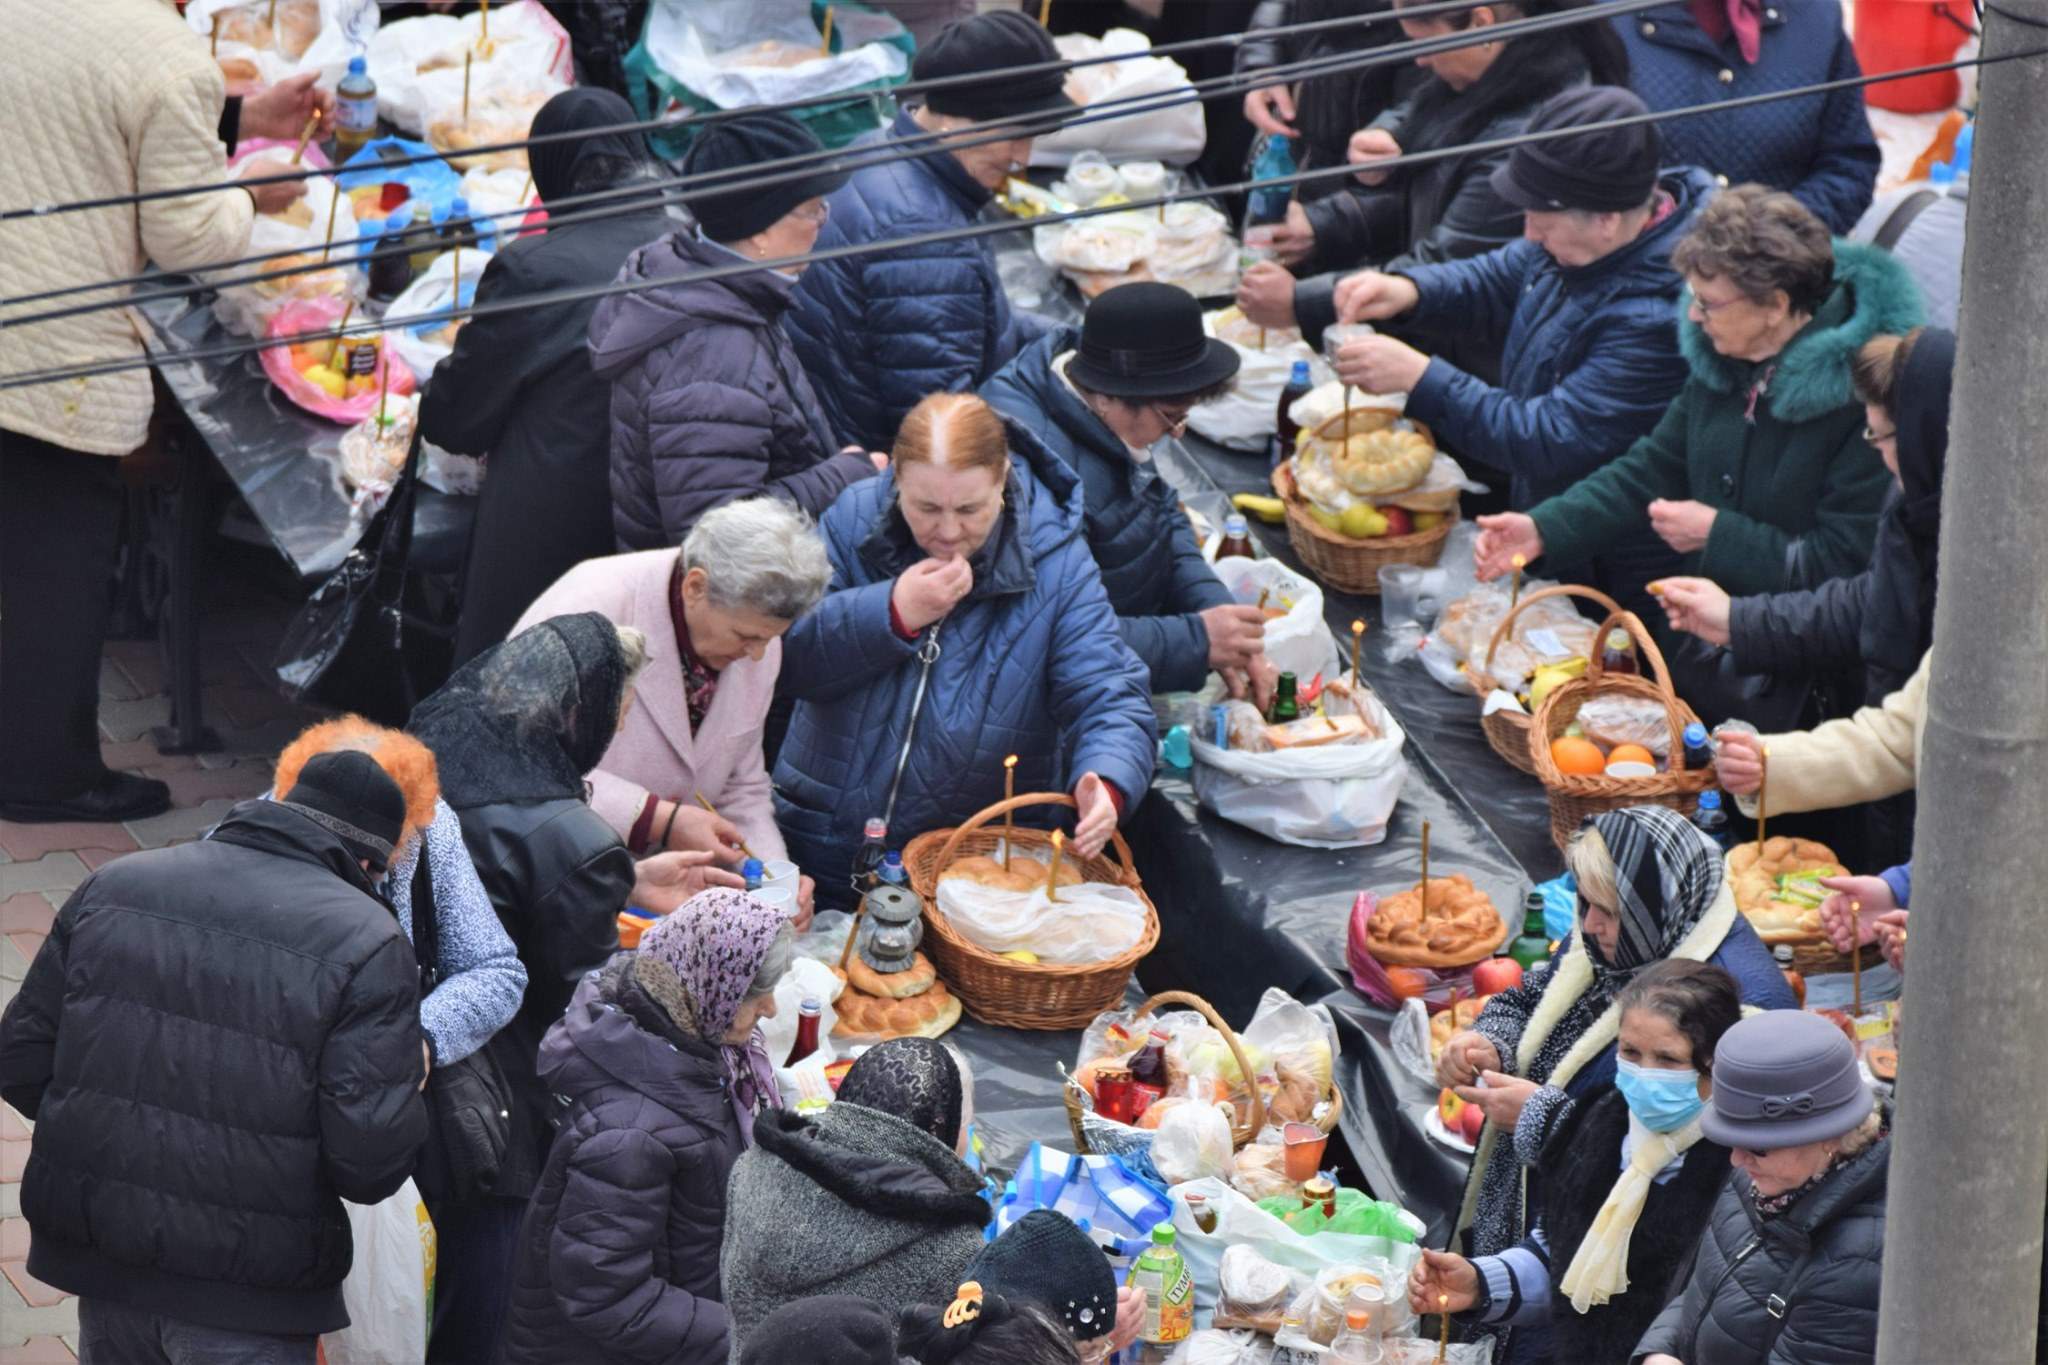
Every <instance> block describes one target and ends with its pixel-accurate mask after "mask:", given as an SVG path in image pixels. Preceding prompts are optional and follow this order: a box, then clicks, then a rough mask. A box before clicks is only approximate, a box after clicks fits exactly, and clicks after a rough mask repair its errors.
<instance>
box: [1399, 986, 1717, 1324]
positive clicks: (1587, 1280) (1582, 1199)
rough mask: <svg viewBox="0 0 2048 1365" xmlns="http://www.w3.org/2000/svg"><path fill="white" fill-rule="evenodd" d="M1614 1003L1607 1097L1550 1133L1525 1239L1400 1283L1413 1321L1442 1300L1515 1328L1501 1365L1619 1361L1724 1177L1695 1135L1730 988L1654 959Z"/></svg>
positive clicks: (1713, 1151) (1653, 1310) (1439, 1264)
mask: <svg viewBox="0 0 2048 1365" xmlns="http://www.w3.org/2000/svg"><path fill="white" fill-rule="evenodd" d="M1616 1004H1617V1006H1618V1007H1619V1008H1620V1010H1621V1029H1620V1035H1619V1038H1618V1040H1617V1047H1616V1053H1617V1055H1616V1059H1615V1066H1616V1071H1617V1074H1616V1076H1615V1088H1614V1089H1612V1090H1609V1091H1607V1092H1605V1093H1603V1094H1601V1095H1600V1096H1598V1097H1597V1098H1595V1099H1593V1100H1591V1101H1590V1102H1588V1103H1586V1104H1584V1105H1581V1106H1579V1107H1578V1109H1577V1112H1576V1113H1574V1114H1573V1115H1572V1116H1571V1117H1570V1118H1569V1119H1568V1120H1566V1121H1563V1122H1560V1123H1558V1124H1556V1125H1554V1126H1553V1129H1552V1132H1551V1135H1550V1138H1549V1141H1548V1143H1547V1144H1546V1145H1545V1148H1544V1151H1543V1155H1542V1160H1541V1161H1540V1163H1539V1166H1538V1169H1539V1170H1540V1171H1541V1172H1542V1174H1543V1184H1544V1204H1543V1215H1542V1217H1541V1219H1540V1220H1538V1221H1536V1222H1535V1223H1533V1224H1532V1225H1531V1227H1530V1229H1529V1235H1528V1236H1526V1237H1524V1238H1523V1239H1522V1240H1521V1242H1519V1243H1518V1244H1516V1245H1515V1246H1513V1247H1510V1248H1509V1249H1508V1250H1506V1251H1504V1252H1502V1253H1500V1254H1499V1255H1495V1256H1481V1257H1479V1258H1478V1259H1476V1260H1467V1259H1466V1258H1465V1257H1463V1256H1458V1255H1455V1254H1453V1253H1450V1252H1443V1251H1425V1252H1423V1253H1422V1260H1421V1261H1420V1262H1419V1263H1418V1264H1417V1265H1416V1267H1415V1270H1414V1272H1413V1273H1412V1274H1411V1275H1410V1276H1409V1278H1408V1299H1409V1302H1410V1303H1411V1304H1412V1305H1413V1306H1414V1308H1415V1311H1416V1312H1417V1313H1434V1312H1437V1311H1438V1307H1439V1302H1440V1300H1444V1301H1447V1302H1445V1303H1444V1306H1445V1307H1446V1308H1448V1310H1449V1311H1450V1312H1452V1313H1458V1314H1462V1315H1465V1319H1464V1320H1466V1321H1472V1322H1483V1323H1498V1324H1504V1325H1506V1326H1508V1327H1511V1328H1513V1329H1515V1330H1514V1333H1513V1335H1512V1337H1511V1338H1510V1341H1509V1344H1508V1347H1507V1351H1506V1355H1505V1357H1504V1358H1505V1359H1506V1360H1508V1361H1511V1362H1513V1361H1536V1360H1543V1359H1546V1358H1548V1359H1554V1360H1560V1361H1582V1360H1584V1361H1595V1360H1610V1361H1611V1360H1621V1359H1624V1358H1625V1357H1626V1356H1627V1354H1628V1352H1629V1351H1630V1350H1631V1349H1633V1347H1634V1346H1635V1343H1636V1341H1637V1340H1638V1339H1639V1338H1640V1337H1641V1336H1642V1334H1643V1329H1644V1328H1646V1327H1648V1326H1649V1325H1650V1322H1651V1320H1652V1319H1654V1318H1655V1317H1656V1316H1657V1313H1658V1312H1659V1311H1660V1310H1661V1309H1662V1308H1663V1307H1664V1299H1665V1290H1666V1287H1667V1286H1668V1285H1669V1284H1670V1283H1671V1281H1672V1279H1673V1277H1674V1276H1675V1275H1676V1274H1677V1273H1678V1271H1679V1269H1680V1267H1682V1266H1683V1265H1684V1264H1685V1263H1686V1261H1687V1259H1688V1258H1689V1257H1690V1256H1691V1255H1692V1249H1693V1244H1694V1243H1695V1242H1697V1241H1698V1240H1699V1235H1700V1233H1701V1231H1702V1230H1703V1229H1704V1228H1705V1227H1706V1225H1707V1215H1708V1213H1709V1211H1711V1210H1712V1208H1713V1206H1714V1200H1715V1199H1716V1198H1717V1197H1718V1196H1719V1194H1720V1192H1721V1186H1722V1185H1723V1184H1725V1183H1726V1182H1727V1179H1728V1149H1727V1148H1726V1147H1723V1146H1720V1145H1719V1144H1718V1143H1714V1142H1710V1141H1706V1140H1703V1139H1702V1138H1701V1136H1700V1111H1701V1110H1702V1109H1703V1108H1704V1107H1705V1105H1706V1098H1707V1096H1709V1095H1711V1094H1712V1093H1713V1083H1712V1082H1711V1081H1710V1080H1709V1079H1708V1077H1707V1072H1708V1069H1709V1068H1710V1067H1711V1066H1712V1064H1713V1059H1714V1049H1715V1047H1716V1046H1717V1045H1718V1044H1719V1043H1720V1041H1721V1035H1722V1034H1724V1033H1726V1032H1727V1031H1728V1030H1729V1028H1731V1027H1733V1025H1734V1024H1735V1022H1736V1020H1738V1019H1740V1018H1741V1017H1742V1001H1741V998H1740V996H1739V995H1738V993H1737V991H1736V988H1735V979H1734V978H1733V977H1731V976H1729V975H1728V973H1726V972H1725V971H1722V970H1721V969H1720V968H1719V967H1714V966H1710V965H1708V964H1706V963H1703V962H1684V961H1672V962H1659V963H1658V964H1656V965H1655V966H1653V967H1651V968H1649V969H1647V970H1646V971H1644V972H1643V973H1642V975H1640V976H1638V977H1637V978H1636V979H1635V980H1634V981H1631V982H1630V983H1629V984H1628V986H1627V988H1626V989H1624V990H1623V991H1622V993H1621V995H1620V997H1619V998H1618V1000H1617V1001H1616ZM1617 1168H1618V1169H1619V1171H1620V1174H1619V1175H1618V1176H1617V1175H1616V1170H1617Z"/></svg>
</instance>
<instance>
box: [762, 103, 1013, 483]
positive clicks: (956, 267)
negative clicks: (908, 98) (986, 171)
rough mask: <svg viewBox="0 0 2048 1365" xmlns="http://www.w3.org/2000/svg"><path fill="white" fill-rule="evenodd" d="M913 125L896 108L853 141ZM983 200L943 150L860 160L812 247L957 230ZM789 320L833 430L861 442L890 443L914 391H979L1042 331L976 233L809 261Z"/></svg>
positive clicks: (883, 446) (878, 138)
mask: <svg viewBox="0 0 2048 1365" xmlns="http://www.w3.org/2000/svg"><path fill="white" fill-rule="evenodd" d="M920 132H922V130H921V129H920V128H919V127H918V126H917V124H916V123H915V122H914V121H913V120H912V119H911V117H910V115H909V114H907V113H906V114H899V115H898V116H897V118H896V122H895V124H894V125H893V126H892V127H891V128H889V130H888V131H887V132H886V133H884V132H881V131H876V132H874V133H870V134H868V135H867V136H866V137H864V138H861V139H859V140H858V141H856V142H855V143H854V144H853V145H854V147H856V148H859V147H872V146H878V145H881V144H883V143H885V142H887V140H888V139H889V138H891V137H909V136H913V135H916V134H918V133H920ZM989 197H990V196H989V192H988V191H987V190H985V189H983V188H982V187H981V186H980V185H979V184H977V183H976V182H975V181H974V180H972V179H971V178H969V176H968V174H967V172H966V171H965V170H964V169H963V168H962V167H961V165H960V162H959V161H958V159H956V158H955V157H954V156H953V155H952V154H951V153H950V152H935V153H933V154H932V155H930V156H924V157H913V158H911V159H909V160H906V161H893V162H890V163H888V164H886V165H881V166H869V167H866V168H864V169H862V170H859V171H855V172H854V174H853V178H852V179H850V180H848V181H847V182H846V184H845V185H843V186H841V187H840V189H839V190H838V191H837V192H836V193H834V194H833V195H832V196H831V198H830V199H828V200H827V201H826V202H828V203H829V204H831V206H832V217H831V218H830V219H829V220H828V221H827V222H826V224H825V229H824V231H823V232H821V233H819V234H818V245H817V250H819V251H824V250H828V249H830V248H832V247H837V246H847V245H849V244H852V243H859V242H880V241H888V240H891V239H894V238H897V237H909V236H913V235H915V234H917V233H923V232H936V231H940V230H943V229H947V228H963V227H966V226H968V225H969V224H971V223H973V222H974V221H975V219H976V217H977V216H978V215H979V214H980V212H981V209H982V206H983V205H985V204H987V203H988V201H989ZM788 326H789V333H790V337H791V339H792V340H793V341H795V343H796V352H797V354H798V355H800V356H802V357H803V362H804V368H805V369H807V370H808V371H810V376H811V384H812V385H813V387H815V388H816V389H817V391H818V397H819V398H820V399H821V400H822V401H823V403H824V409H825V416H826V418H827V420H829V421H830V423H831V425H832V429H833V430H834V431H835V432H837V433H838V434H839V437H840V439H841V440H844V441H851V442H855V443H858V444H860V445H862V446H865V447H866V448H867V449H869V450H888V449H889V448H890V447H891V446H893V445H894V444H895V442H896V428H897V425H898V424H899V423H901V422H902V421H903V415H904V414H905V413H907V412H909V411H910V410H911V409H912V408H913V407H916V406H917V401H918V399H920V398H923V397H924V396H925V395H926V394H928V393H938V392H942V391H964V390H968V389H974V388H979V387H980V386H981V385H982V384H983V383H985V382H987V380H988V377H989V376H990V375H992V374H994V373H995V372H996V371H997V370H998V369H999V368H1001V367H1002V366H1003V365H1004V364H1005V363H1006V362H1008V361H1009V359H1010V358H1011V357H1012V356H1014V355H1016V354H1017V352H1018V351H1020V350H1022V349H1023V348H1024V346H1025V345H1026V344H1027V343H1029V342H1031V341H1032V340H1034V339H1035V338H1036V337H1037V336H1038V335H1039V333H1040V332H1041V331H1043V330H1044V325H1043V324H1042V323H1040V322H1039V321H1038V320H1036V319H1034V318H1033V317H1031V315H1029V314H1025V313H1013V312H1011V311H1010V301H1009V298H1008V297H1007V296H1006V295H1005V294H1004V293H1003V285H1002V281H1001V280H1000V279H999V278H998V277H997V275H996V262H995V256H994V253H993V252H992V251H991V249H990V247H989V245H988V242H987V240H986V239H985V238H981V239H972V240H968V241H954V242H945V243H941V244H939V245H935V246H911V247H904V248H901V249H900V250H896V251H888V252H870V253H866V254H863V255H858V256H846V257H841V258H840V259H838V260H831V261H819V262H818V263H817V264H815V265H813V266H811V267H810V268H809V269H808V270H806V271H805V272H804V277H803V282H802V284H801V285H800V286H799V287H798V289H797V291H796V305H795V307H794V308H793V309H792V310H791V312H790V315H789V322H788Z"/></svg>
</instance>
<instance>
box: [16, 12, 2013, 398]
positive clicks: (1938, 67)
mask: <svg viewBox="0 0 2048 1365" xmlns="http://www.w3.org/2000/svg"><path fill="white" fill-rule="evenodd" d="M2040 56H2048V47H2040V48H2029V49H2027V50H2025V51H2021V52H2009V53H2002V54H2000V55H1998V56H1995V57H1983V56H1977V57H1970V58H1966V59H1963V60H1959V61H1951V62H1936V63H1931V64H1928V65H1925V66H1917V67H1910V68H1907V69H1905V70H1901V71H1890V72H1885V73H1883V74H1881V75H1876V76H1853V77H1844V78H1842V79H1839V80H1833V81H1821V82H1817V83H1815V84H1813V85H1806V86H1797V87H1794V88H1792V89H1788V90H1772V91H1765V92H1762V93H1760V94H1755V95H1743V96H1738V97H1736V98H1734V99H1728V100H1715V101H1712V102H1710V103H1705V104H1694V105H1686V106H1683V107H1681V108H1677V109H1665V110H1656V111H1652V112H1649V113H1644V114H1632V115H1628V116H1626V117H1623V118H1617V119H1609V120H1606V121H1604V122H1599V123H1588V124H1581V125H1574V126H1572V127H1569V128H1558V129H1550V130H1546V131H1543V132H1523V133H1517V134H1514V135H1512V136H1508V137H1500V138H1491V139H1486V140H1483V141H1479V142H1474V143H1468V144H1465V145H1462V146H1457V147H1443V148H1435V149H1432V150H1430V151H1426V152H1409V153H1404V154H1402V155H1401V156H1398V157H1388V158H1383V159H1376V160H1374V161H1372V162H1368V163H1361V164H1360V165H1358V166H1349V165H1347V166H1328V167H1321V168H1318V169H1316V170H1309V171H1296V172H1294V173H1292V174H1290V175H1284V176H1272V177H1268V178H1266V179H1260V180H1244V181H1239V182H1236V183H1234V184H1228V185H1219V186H1213V187H1209V188H1208V189H1206V190H1204V191H1202V192H1201V193H1203V194H1226V193H1236V192H1239V191H1249V190H1254V189H1266V188H1277V187H1280V186H1289V185H1298V184H1304V183H1309V182H1313V181H1318V180H1323V179H1333V178H1336V177H1338V176H1345V175H1351V174H1353V173H1355V172H1356V171H1358V170H1360V169H1362V168H1365V167H1371V168H1374V169H1379V168H1387V169H1394V168H1399V167H1403V166H1412V165H1422V164H1426V163H1429V162H1433V161H1440V160H1444V159H1446V158H1449V157H1456V156H1467V155H1471V154H1474V153H1480V154H1489V153H1493V152H1499V151H1509V150H1512V149H1513V148H1516V147H1521V146H1528V145H1533V144H1536V143H1541V142H1548V141H1553V140H1556V139H1559V138H1567V137H1582V136H1585V135H1586V134H1589V133H1595V132H1604V131H1608V130H1611V129H1618V128H1629V127H1634V126H1636V125H1639V124H1656V123H1661V122H1663V121H1665V120H1667V119H1674V118H1690V117H1694V116H1697V115H1700V114H1710V113H1715V112H1717V111H1722V110H1730V109H1743V108H1749V107H1752V106H1755V105H1761V104H1768V103H1772V102H1775V101H1778V100H1785V99H1796V98H1804V97H1807V96H1810V95H1820V94H1829V93H1832V92H1833V91H1836V90H1847V89H1858V88H1861V87H1863V86H1868V85H1875V84H1879V83H1881V82H1885V81H1895V80H1907V79H1911V78H1912V77H1915V76H1926V75H1933V74H1935V73H1937V72H1943V71H1955V70H1960V69H1962V68H1964V67H1979V68H1981V67H1986V66H1996V65H2000V64H2002V63H2004V62H2010V61H2023V60H2028V59H2031V58H2034V57H2040ZM1192 197H1200V195H1196V196H1192ZM1175 201H1176V197H1175V196H1164V195H1162V196H1159V197H1156V198H1152V199H1144V200H1133V201H1131V202H1130V203H1127V204H1119V205H1114V206H1109V207H1100V206H1098V207H1093V208H1086V209H1077V210H1074V211H1072V212H1068V213H1056V214H1044V215H1040V216H1039V217H1035V218H1028V219H1017V220H1014V221H1003V222H993V223H975V224H970V225H969V226H966V227H961V228H947V229H942V230H936V231H933V232H925V233H916V234H912V235H910V236H905V237H896V238H890V239H888V240H885V241H875V242H855V243H848V244H847V245H845V246H839V247H831V248H827V249H825V250H823V251H814V252H809V253H805V254H802V255H797V256H786V257H779V258H776V259H774V260H763V261H743V262H735V263H734V264H732V265H725V266H716V267H711V268H708V269H704V270H697V271H690V272H687V273H684V274H680V275H673V276H667V277H664V278H662V279H659V280H631V281H623V280H615V281H613V282H612V283H610V284H604V285H591V286H585V287H580V288H575V289H562V290H551V291H548V292H546V293H540V294H524V295H520V296H519V297H517V298H511V299H505V300H501V301H499V302H496V303H490V304H484V305H477V304H475V303H472V304H471V305H470V306H469V307H467V308H463V307H449V308H442V309H435V310H433V311H431V312H427V313H420V314H414V315H410V316H406V317H399V318H391V317H386V318H384V319H381V320H377V321H371V322H361V323H351V324H350V325H349V326H347V327H345V328H344V327H332V328H321V329H315V330H310V331H306V332H294V333H288V334H285V335H281V336H276V337H267V338H260V339H253V340H250V341H247V342H237V343H232V344H227V345H221V346H212V347H199V348H195V349H193V350H190V351H185V352H181V353H179V354H178V355H175V356H168V357H164V358H163V359H161V360H159V359H153V358H150V357H146V356H145V357H142V358H135V357H121V358H119V359H111V360H103V361H87V362H82V363H78V364H72V365H61V366H53V367H49V368H46V369H41V370H29V371H22V372H19V373H15V374H7V375H0V390H4V389H15V388H25V387H30V386H33V385H37V384H50V383H59V382H62V381H64V380H69V379H85V378H91V377H93V376H95V375H102V374H116V373H122V372H125V371H128V370H138V369H154V368H157V367H158V366H160V365H161V366H166V367H167V366H171V365H178V364H188V363H192V362H197V361H202V360H232V359H237V358H240V357H242V356H247V355H254V354H256V353H258V352H260V351H265V350H269V349H272V348H274V347H278V346H288V345H293V344H297V343H302V342H308V341H332V340H339V339H340V338H342V337H346V336H357V335H368V334H370V333H375V332H382V331H387V330H391V329H393V328H398V327H418V326H423V325H429V324H436V323H444V322H450V321H454V320H457V319H466V318H476V317H494V316H498V315H500V314H507V313H516V312H520V311H523V310H525V309H529V308H544V307H552V306H555V305H557V304H563V303H580V302H583V301H585V300H589V299H601V298H607V297H610V296H611V295H614V294H630V293H638V292H641V291H644V290H647V289H651V288H665V287H669V286H673V285H677V284H688V283H696V282H700V281H709V280H719V279H725V278H728V277H731V276H735V275H746V274H753V273H757V272H759V271H762V270H775V269H780V268H782V267H785V266H790V265H808V264H813V263H816V262H819V261H829V260H838V259H841V258H843V257H849V256H861V255H871V254H880V253H883V252H889V251H897V250H902V249H905V248H907V247H916V246H928V245H935V244H939V243H943V242H952V241H967V240H977V239H980V238H982V237H988V236H993V235H996V234H998V233H1004V232H1017V231H1022V230H1025V229H1029V228H1036V227H1040V226H1046V225H1050V224H1054V223H1063V222H1074V221H1078V220H1081V219H1086V218H1093V217H1098V216H1101V215H1104V214H1109V213H1124V212H1130V211H1132V210H1138V209H1149V208H1155V207H1164V206H1165V205H1167V204H1170V203H1173V202H1175Z"/></svg>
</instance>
